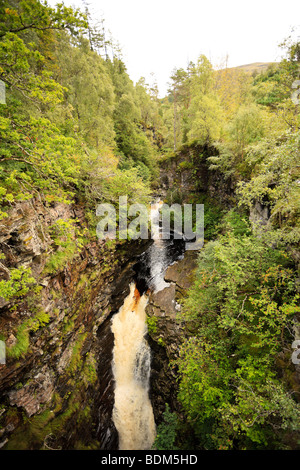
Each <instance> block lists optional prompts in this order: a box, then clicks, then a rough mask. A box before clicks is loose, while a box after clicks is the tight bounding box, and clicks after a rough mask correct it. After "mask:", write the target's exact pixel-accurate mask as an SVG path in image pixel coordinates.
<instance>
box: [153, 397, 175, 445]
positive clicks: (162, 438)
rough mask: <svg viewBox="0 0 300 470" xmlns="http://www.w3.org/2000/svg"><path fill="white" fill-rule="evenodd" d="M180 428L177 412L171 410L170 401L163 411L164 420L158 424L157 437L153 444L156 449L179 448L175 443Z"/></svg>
mask: <svg viewBox="0 0 300 470" xmlns="http://www.w3.org/2000/svg"><path fill="white" fill-rule="evenodd" d="M177 428H178V418H177V416H176V413H172V412H171V411H170V407H169V405H168V403H166V409H165V411H164V413H163V422H162V423H161V424H159V425H158V426H157V430H156V437H155V441H154V444H153V449H155V450H177V449H178V447H176V445H175V440H176V434H177Z"/></svg>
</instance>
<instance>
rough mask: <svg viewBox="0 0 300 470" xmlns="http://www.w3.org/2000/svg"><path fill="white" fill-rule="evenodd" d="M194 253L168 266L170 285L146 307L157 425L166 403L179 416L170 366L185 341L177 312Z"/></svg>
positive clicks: (187, 284) (152, 296)
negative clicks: (148, 318) (148, 319)
mask: <svg viewBox="0 0 300 470" xmlns="http://www.w3.org/2000/svg"><path fill="white" fill-rule="evenodd" d="M197 253H198V252H196V251H187V252H186V253H185V255H184V258H183V259H181V260H179V261H176V262H175V263H174V264H172V265H171V266H169V268H168V269H167V271H166V274H165V280H166V281H167V282H169V286H168V287H166V288H165V289H163V290H162V291H159V292H158V293H156V294H150V297H149V303H148V305H147V307H146V312H147V314H148V316H149V317H150V321H149V325H150V326H149V328H148V331H149V344H150V346H151V350H152V362H151V367H152V371H151V381H150V382H151V390H150V395H151V400H152V403H153V411H154V416H155V421H156V423H159V422H161V419H162V413H163V412H164V411H165V407H166V403H168V404H169V405H170V408H171V410H173V411H177V412H179V413H180V404H179V403H178V401H177V393H178V386H177V381H176V369H172V367H171V363H172V361H174V360H176V359H177V357H178V353H179V346H180V344H181V342H182V341H183V340H184V338H185V329H184V323H183V322H182V321H181V319H180V309H181V302H182V299H183V298H184V296H185V295H186V291H187V289H188V288H189V287H190V286H191V283H192V281H193V275H194V272H195V269H196V262H197ZM151 320H152V321H151ZM151 325H154V326H152V327H151Z"/></svg>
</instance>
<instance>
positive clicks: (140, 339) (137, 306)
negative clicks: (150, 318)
mask: <svg viewBox="0 0 300 470" xmlns="http://www.w3.org/2000/svg"><path fill="white" fill-rule="evenodd" d="M147 301H148V299H147V297H146V295H143V296H140V295H139V293H138V291H137V289H136V288H135V284H131V286H130V294H129V295H128V297H127V298H126V299H125V302H124V304H123V306H122V307H121V308H120V310H119V312H118V313H117V314H116V315H114V317H113V320H112V331H113V333H114V337H115V343H114V351H113V373H114V378H115V404H114V410H113V421H114V424H115V426H116V429H117V431H118V434H119V449H120V450H149V449H151V447H152V444H153V442H154V439H155V422H154V416H153V410H152V405H151V402H150V399H149V395H148V388H149V376H150V359H151V357H150V348H149V346H148V344H147V342H146V340H145V334H146V332H147V327H146V313H145V308H146V305H147Z"/></svg>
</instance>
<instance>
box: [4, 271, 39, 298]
mask: <svg viewBox="0 0 300 470" xmlns="http://www.w3.org/2000/svg"><path fill="white" fill-rule="evenodd" d="M35 288H36V280H35V278H34V277H33V276H32V274H31V268H25V267H24V266H21V267H20V268H14V269H12V270H11V271H10V272H9V279H8V280H2V281H0V297H3V298H4V299H5V300H8V301H10V300H12V299H14V298H20V297H24V296H25V295H26V294H27V293H28V292H29V291H30V290H31V291H32V289H33V290H34V289H35Z"/></svg>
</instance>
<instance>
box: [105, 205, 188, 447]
mask: <svg viewBox="0 0 300 470" xmlns="http://www.w3.org/2000/svg"><path fill="white" fill-rule="evenodd" d="M162 204H163V203H162V202H161V201H157V202H156V203H155V204H152V205H151V214H150V215H151V228H152V239H153V240H154V243H153V244H152V245H151V246H150V248H149V249H148V250H147V251H146V252H145V253H144V256H142V257H141V260H140V262H139V263H137V271H136V279H137V280H138V282H139V285H141V286H142V290H141V289H140V291H139V290H138V288H137V285H136V284H135V283H132V284H131V285H130V293H129V295H128V296H127V298H126V299H125V301H124V304H123V306H122V307H121V308H120V310H119V312H118V313H116V314H115V315H114V316H113V318H112V332H113V334H114V350H113V374H114V379H115V403H114V409H113V422H114V424H115V426H116V429H117V431H118V434H119V449H120V450H150V449H151V447H152V444H153V442H154V439H155V434H156V430H155V421H154V415H153V410H152V405H151V402H150V399H149V379H150V370H151V351H150V347H149V345H148V343H147V341H146V339H145V335H146V333H147V324H146V312H145V308H146V305H147V302H148V297H147V292H148V290H150V291H152V292H154V293H156V292H158V291H160V290H162V289H164V288H165V287H167V286H169V284H168V283H166V282H165V280H164V275H165V271H166V269H167V267H168V265H169V264H170V263H171V262H172V261H173V260H174V259H176V258H178V256H179V253H181V250H180V249H179V250H178V249H175V250H173V252H172V250H171V252H170V246H171V245H172V246H174V243H173V242H172V241H170V240H169V241H166V240H163V239H162V236H161V227H160V224H159V218H160V214H159V212H160V208H161V206H162ZM166 247H168V248H169V252H168V253H167V251H168V250H167V249H166ZM141 281H143V282H142V283H141ZM144 281H145V282H144ZM140 292H141V293H142V294H143V295H141V294H140ZM143 292H146V293H143Z"/></svg>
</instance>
